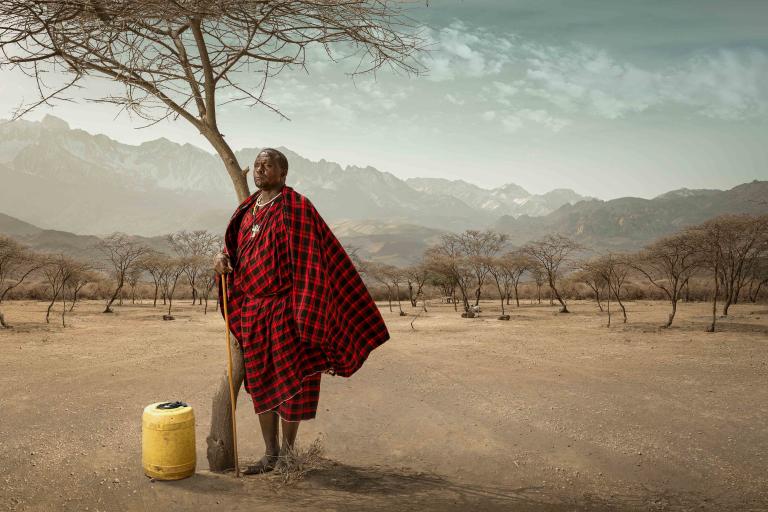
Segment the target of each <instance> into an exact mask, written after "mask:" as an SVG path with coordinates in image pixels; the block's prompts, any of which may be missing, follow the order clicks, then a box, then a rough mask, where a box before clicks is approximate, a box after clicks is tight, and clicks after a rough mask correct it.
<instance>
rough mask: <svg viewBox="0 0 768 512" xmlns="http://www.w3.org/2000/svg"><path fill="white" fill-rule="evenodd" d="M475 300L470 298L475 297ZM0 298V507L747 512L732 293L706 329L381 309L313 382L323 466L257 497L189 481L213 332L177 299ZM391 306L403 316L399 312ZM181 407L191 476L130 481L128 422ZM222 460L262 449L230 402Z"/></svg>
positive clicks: (744, 323)
mask: <svg viewBox="0 0 768 512" xmlns="http://www.w3.org/2000/svg"><path fill="white" fill-rule="evenodd" d="M486 306H487V307H486V309H489V307H490V306H491V303H487V304H486ZM101 307H102V305H101V303H86V304H80V305H78V307H77V309H76V310H75V313H74V315H73V316H72V317H71V318H70V322H71V326H69V327H67V328H61V327H60V326H57V325H54V324H52V325H50V326H45V324H41V323H40V322H41V320H42V319H43V317H44V311H45V305H44V304H42V303H36V302H21V303H10V304H4V305H3V308H4V310H5V312H6V314H7V316H8V319H9V321H10V322H11V323H12V324H13V325H14V326H15V327H14V329H12V330H7V331H0V510H89V511H94V510H100V511H104V510H108V511H118V510H119V511H123V510H125V511H134V510H140V511H144V510H195V511H208V510H227V511H235V510H249V511H259V510H270V511H283V510H285V511H288V510H299V509H305V508H311V509H312V510H318V511H325V510H350V511H353V510H372V511H376V510H417V509H418V510H434V511H454V510H455V511H459V510H461V511H465V510H480V511H495V510H514V511H572V510H653V511H657V510H658V511H662V510H711V511H721V510H768V454H767V451H766V448H767V447H768V386H766V384H767V383H768V307H766V306H765V305H751V304H748V305H737V306H735V307H734V308H733V310H732V315H731V316H730V317H729V318H728V319H723V320H722V321H721V326H722V332H718V333H715V334H707V333H705V332H703V331H704V324H705V321H706V319H707V314H708V311H709V310H708V306H707V305H706V304H681V306H680V311H679V318H678V319H677V321H676V323H675V326H674V327H673V328H672V329H668V330H663V329H659V328H658V327H657V326H658V325H659V324H661V323H662V321H663V320H664V319H665V317H666V314H667V311H668V305H666V304H664V303H658V302H657V303H631V304H629V309H630V323H629V324H628V325H627V326H623V325H621V324H615V325H614V327H612V328H611V329H610V330H609V329H606V328H605V327H604V323H605V316H604V315H600V314H599V313H598V312H597V310H596V307H595V305H594V304H591V303H578V304H574V305H573V310H574V313H572V314H570V315H563V314H557V313H556V310H555V309H554V308H551V307H549V306H547V305H541V306H537V305H525V306H523V307H522V308H520V309H519V310H518V309H515V308H513V309H512V315H513V316H512V320H511V321H510V322H501V321H498V320H496V319H495V315H493V314H491V313H488V314H486V313H484V314H483V317H481V318H479V319H461V318H459V317H458V315H457V314H456V313H454V312H453V309H452V307H451V306H447V305H435V306H434V307H432V308H430V311H429V313H428V314H427V315H426V316H423V317H420V318H418V319H417V320H416V321H415V324H414V325H415V328H416V329H415V330H412V329H411V327H410V325H409V324H410V321H411V317H400V316H398V315H396V314H394V313H390V312H389V311H388V310H384V315H385V318H386V320H387V323H388V325H389V327H390V330H391V332H392V340H391V341H389V342H388V343H386V344H385V345H383V346H382V347H380V348H379V349H377V350H376V351H375V352H374V353H373V354H372V355H371V357H370V359H369V360H368V362H367V363H366V365H365V366H364V367H363V368H362V369H361V370H360V371H359V372H358V373H357V374H355V375H354V376H353V377H352V378H350V379H343V378H340V377H331V376H323V384H322V393H321V398H320V410H319V413H318V417H317V418H316V419H315V420H312V421H309V422H305V423H303V424H302V425H301V428H300V429H299V442H300V443H304V444H308V443H309V442H311V441H312V440H314V439H316V438H317V437H318V436H321V437H322V439H323V440H324V444H325V447H326V456H327V457H328V458H329V459H330V460H331V463H330V465H329V466H328V467H327V468H326V469H321V470H318V471H316V472H315V473H313V474H310V475H309V476H308V477H307V478H306V479H305V480H303V481H301V482H299V483H298V484H297V485H295V486H293V487H289V488H284V489H282V490H280V491H275V490H274V489H273V488H272V487H271V486H270V485H269V484H268V481H267V479H265V477H263V476H251V477H245V478H242V479H239V480H237V479H235V478H233V477H232V475H217V474H213V473H210V472H209V471H207V464H206V459H205V437H206V435H207V432H208V426H209V421H210V397H211V395H212V392H213V390H214V385H215V383H216V382H217V381H218V380H219V377H220V375H221V374H222V373H223V370H224V368H225V361H226V359H225V357H226V356H225V354H226V349H225V344H224V340H223V322H222V320H221V318H220V317H219V316H218V315H217V314H216V313H213V314H211V313H209V314H208V315H207V316H203V314H202V311H201V309H200V308H197V307H191V306H189V305H180V307H179V308H178V309H177V320H176V321H174V322H163V321H162V320H161V319H160V316H161V314H162V313H161V311H160V308H158V309H153V308H151V307H150V306H148V305H136V306H124V307H120V308H117V312H116V314H113V315H103V314H100V313H99V311H100V308H101ZM408 311H410V308H408ZM173 399H183V400H185V401H187V402H189V403H190V404H191V405H193V407H194V408H195V410H196V414H197V445H198V471H197V474H196V475H195V476H194V477H192V478H189V479H186V480H183V481H179V482H173V483H171V482H154V483H153V482H151V481H150V480H149V479H148V478H146V477H144V476H143V473H142V469H141V437H140V434H141V412H142V409H143V407H144V406H145V405H146V404H149V403H152V402H156V401H160V400H173ZM238 418H239V421H238V430H239V434H240V455H241V459H242V460H243V461H245V462H247V461H252V460H254V459H257V458H258V457H260V455H261V454H262V450H263V445H262V441H261V437H260V433H259V430H258V422H257V419H256V417H255V415H254V414H253V409H252V407H251V404H250V400H249V397H248V396H247V395H246V394H244V393H241V397H240V402H239V409H238Z"/></svg>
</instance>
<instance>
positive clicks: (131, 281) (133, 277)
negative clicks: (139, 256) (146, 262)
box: [125, 264, 144, 304]
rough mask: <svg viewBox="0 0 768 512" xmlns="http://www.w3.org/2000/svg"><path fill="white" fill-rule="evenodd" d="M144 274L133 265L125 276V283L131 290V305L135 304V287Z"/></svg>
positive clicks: (138, 267) (139, 268)
mask: <svg viewBox="0 0 768 512" xmlns="http://www.w3.org/2000/svg"><path fill="white" fill-rule="evenodd" d="M143 273H144V269H142V268H141V267H140V266H139V265H138V264H137V265H134V266H133V268H131V269H130V270H129V271H128V273H127V274H126V275H125V281H126V282H127V283H128V287H129V288H130V289H131V304H136V286H138V284H139V281H140V280H141V275H142V274H143Z"/></svg>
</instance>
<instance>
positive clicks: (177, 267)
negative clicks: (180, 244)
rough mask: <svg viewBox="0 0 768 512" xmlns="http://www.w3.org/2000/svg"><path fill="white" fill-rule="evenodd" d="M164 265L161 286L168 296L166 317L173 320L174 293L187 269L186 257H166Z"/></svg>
mask: <svg viewBox="0 0 768 512" xmlns="http://www.w3.org/2000/svg"><path fill="white" fill-rule="evenodd" d="M163 265H164V267H165V270H164V271H163V277H162V281H161V282H160V286H162V288H163V295H164V296H165V297H167V298H168V314H167V315H166V316H165V317H164V318H165V319H168V320H173V315H171V309H172V308H173V295H174V293H176V285H177V284H178V282H179V278H180V277H181V276H182V274H184V272H185V271H186V266H187V264H186V259H185V258H170V257H166V258H165V259H164V261H163Z"/></svg>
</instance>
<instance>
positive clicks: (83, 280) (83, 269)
mask: <svg viewBox="0 0 768 512" xmlns="http://www.w3.org/2000/svg"><path fill="white" fill-rule="evenodd" d="M97 279H98V276H97V275H96V274H95V273H94V272H93V270H92V269H91V265H89V264H87V263H81V266H80V268H78V269H76V272H74V273H73V274H72V277H71V278H70V279H69V280H68V282H67V285H66V289H65V291H68V292H69V296H70V299H71V300H70V304H69V311H70V312H72V310H74V309H75V304H77V299H78V295H79V294H80V290H82V289H83V288H84V287H85V285H87V284H88V283H92V282H94V281H96V280H97Z"/></svg>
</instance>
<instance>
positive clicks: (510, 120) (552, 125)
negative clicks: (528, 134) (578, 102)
mask: <svg viewBox="0 0 768 512" xmlns="http://www.w3.org/2000/svg"><path fill="white" fill-rule="evenodd" d="M501 124H502V126H503V127H504V129H505V130H506V131H508V132H510V133H513V132H516V131H518V130H520V129H521V128H523V127H524V126H531V125H534V126H539V127H543V128H546V129H548V130H550V131H552V132H559V131H560V130H562V129H563V128H565V127H566V126H568V125H569V124H570V121H569V120H567V119H562V118H559V117H556V116H553V115H552V114H550V113H549V112H547V111H546V110H541V109H527V108H524V109H520V110H518V111H516V112H513V113H510V114H507V115H505V116H504V117H503V118H502V119H501Z"/></svg>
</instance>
